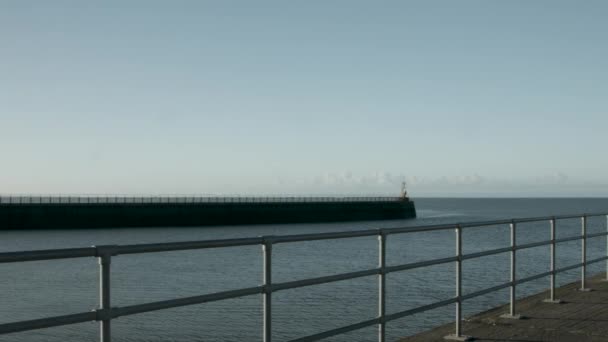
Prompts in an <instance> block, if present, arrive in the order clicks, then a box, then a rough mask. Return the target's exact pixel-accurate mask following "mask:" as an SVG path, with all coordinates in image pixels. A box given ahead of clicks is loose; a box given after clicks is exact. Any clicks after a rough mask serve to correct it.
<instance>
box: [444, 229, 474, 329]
mask: <svg viewBox="0 0 608 342" xmlns="http://www.w3.org/2000/svg"><path fill="white" fill-rule="evenodd" d="M455 232H456V322H455V331H454V334H452V335H447V336H445V337H444V339H446V340H453V341H470V340H472V339H473V338H472V337H471V336H466V335H462V327H461V324H462V227H461V226H460V225H457V226H456V229H455Z"/></svg>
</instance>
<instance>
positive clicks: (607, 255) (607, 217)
mask: <svg viewBox="0 0 608 342" xmlns="http://www.w3.org/2000/svg"><path fill="white" fill-rule="evenodd" d="M606 233H608V215H606ZM606 257H608V235H606ZM605 280H608V260H606V279H605Z"/></svg>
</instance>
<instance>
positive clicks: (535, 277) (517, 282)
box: [515, 271, 553, 285]
mask: <svg viewBox="0 0 608 342" xmlns="http://www.w3.org/2000/svg"><path fill="white" fill-rule="evenodd" d="M552 273H553V272H551V271H548V272H543V273H539V274H537V275H533V276H529V277H526V278H521V279H517V280H516V281H515V284H516V285H518V284H523V283H527V282H529V281H532V280H536V279H540V278H544V277H548V276H550V275H551V274H552Z"/></svg>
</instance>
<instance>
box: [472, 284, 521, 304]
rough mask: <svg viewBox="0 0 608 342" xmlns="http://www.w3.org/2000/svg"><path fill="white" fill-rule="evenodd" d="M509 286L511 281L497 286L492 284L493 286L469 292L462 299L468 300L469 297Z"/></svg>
mask: <svg viewBox="0 0 608 342" xmlns="http://www.w3.org/2000/svg"><path fill="white" fill-rule="evenodd" d="M509 286H511V282H508V283H504V284H500V285H496V286H492V287H488V288H487V289H483V290H479V291H475V292H471V293H468V294H466V295H462V300H467V299H471V298H475V297H479V296H483V295H485V294H488V293H491V292H494V291H498V290H502V289H505V288H507V287H509Z"/></svg>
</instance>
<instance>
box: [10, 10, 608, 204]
mask: <svg viewBox="0 0 608 342" xmlns="http://www.w3.org/2000/svg"><path fill="white" fill-rule="evenodd" d="M606 17H608V2H606V1H593V0H589V1H584V2H582V1H574V0H573V1H555V0H553V1H540V0H538V1H523V0H521V1H486V0H483V1H482V0H479V1H469V0H463V1H448V0H445V1H434V0H430V1H429V0H425V1H357V0H348V1H338V0H332V1H326V0H323V1H321V0H318V1H317V0H309V1H219V0H218V1H103V2H86V1H62V0H57V1H42V0H40V1H28V0H19V1H12V0H0V194H230V195H268V194H298V195H313V194H324V195H328V194H361V195H365V194H387V195H390V194H398V193H399V190H400V184H401V182H402V181H406V182H407V184H408V191H409V193H410V195H411V196H412V197H416V196H418V197H428V196H433V197H434V196H438V197H443V196H465V197H471V196H473V197H475V196H506V197H527V196H608V178H607V176H606V171H607V170H608V158H606V156H605V155H606V153H605V147H606V146H608V134H606V133H607V128H608V127H607V124H608V101H607V99H608V43H607V41H608V40H607V34H608V20H606Z"/></svg>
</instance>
